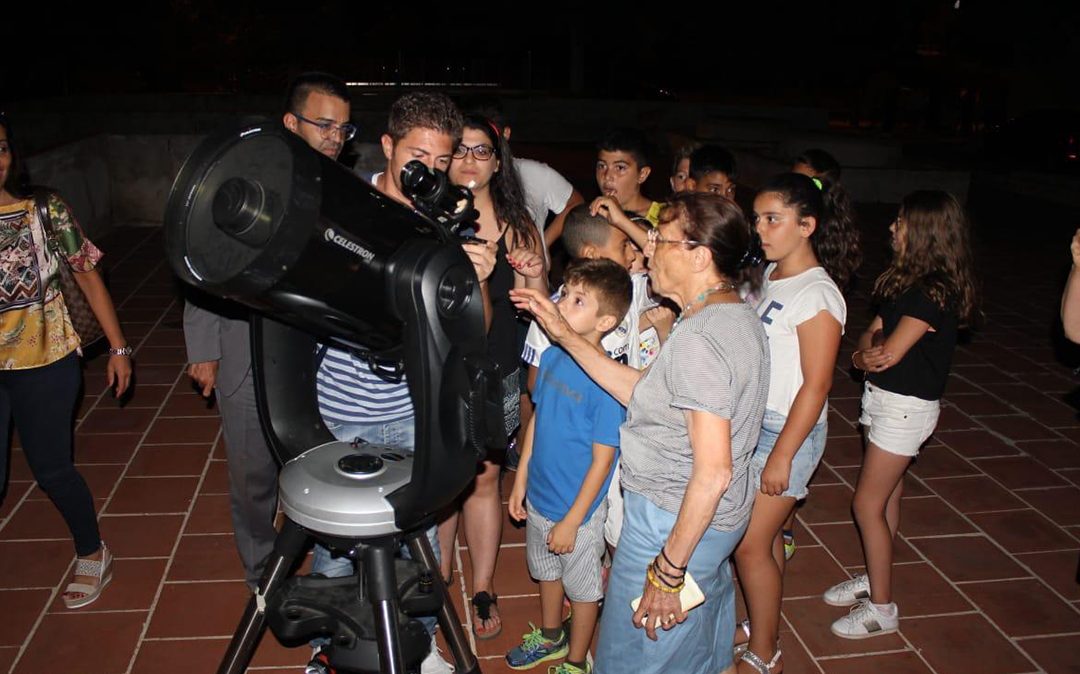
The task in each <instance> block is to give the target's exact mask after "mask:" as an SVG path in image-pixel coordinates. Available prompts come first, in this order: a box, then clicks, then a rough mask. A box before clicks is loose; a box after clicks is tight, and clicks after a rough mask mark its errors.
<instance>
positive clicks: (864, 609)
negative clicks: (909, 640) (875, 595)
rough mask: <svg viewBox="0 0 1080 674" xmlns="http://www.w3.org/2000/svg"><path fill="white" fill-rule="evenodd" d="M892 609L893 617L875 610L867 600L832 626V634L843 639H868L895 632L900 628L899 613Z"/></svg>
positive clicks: (894, 607)
mask: <svg viewBox="0 0 1080 674" xmlns="http://www.w3.org/2000/svg"><path fill="white" fill-rule="evenodd" d="M891 606H892V607H893V615H888V614H885V613H882V612H881V611H879V610H877V609H876V608H875V607H874V605H873V604H871V603H870V600H869V599H866V600H863V601H861V602H859V603H858V604H856V605H855V606H853V607H852V608H851V612H850V613H848V614H847V615H846V616H844V617H843V618H840V619H839V620H837V621H836V622H834V623H833V624H832V633H833V634H835V635H836V636H838V637H843V638H845V639H869V638H870V637H876V636H879V635H881V634H889V633H891V632H895V631H896V630H897V629H898V628H899V627H900V612H899V611H897V610H896V604H891Z"/></svg>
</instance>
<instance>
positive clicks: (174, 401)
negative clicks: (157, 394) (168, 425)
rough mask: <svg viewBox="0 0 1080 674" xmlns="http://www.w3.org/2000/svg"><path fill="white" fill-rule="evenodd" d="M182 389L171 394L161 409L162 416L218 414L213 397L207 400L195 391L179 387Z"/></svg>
mask: <svg viewBox="0 0 1080 674" xmlns="http://www.w3.org/2000/svg"><path fill="white" fill-rule="evenodd" d="M178 388H180V389H181V390H180V391H179V392H177V393H173V394H172V395H171V396H169V399H168V400H166V401H165V406H164V407H163V408H162V410H161V414H162V416H168V417H201V416H217V415H218V409H217V405H216V404H215V403H214V401H213V399H210V400H207V399H206V398H204V397H202V396H201V395H199V394H198V393H195V392H194V391H189V390H186V389H183V388H181V387H178Z"/></svg>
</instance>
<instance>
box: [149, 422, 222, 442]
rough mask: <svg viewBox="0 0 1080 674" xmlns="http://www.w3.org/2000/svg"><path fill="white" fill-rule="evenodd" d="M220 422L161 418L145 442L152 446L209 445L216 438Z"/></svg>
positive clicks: (155, 423)
mask: <svg viewBox="0 0 1080 674" xmlns="http://www.w3.org/2000/svg"><path fill="white" fill-rule="evenodd" d="M220 425H221V422H220V421H219V420H218V419H217V418H216V417H211V416H206V417H201V418H198V419H193V418H161V419H158V420H157V421H155V422H154V425H153V426H152V427H151V428H150V432H149V433H147V435H146V440H145V442H149V443H153V444H170V443H176V442H182V443H199V444H203V443H207V444H209V443H211V442H213V441H214V439H215V438H216V437H217V434H218V427H219V426H220Z"/></svg>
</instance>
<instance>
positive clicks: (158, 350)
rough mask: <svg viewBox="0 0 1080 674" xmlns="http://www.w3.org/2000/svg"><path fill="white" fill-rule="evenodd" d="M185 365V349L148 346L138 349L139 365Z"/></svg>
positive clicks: (181, 347) (181, 346)
mask: <svg viewBox="0 0 1080 674" xmlns="http://www.w3.org/2000/svg"><path fill="white" fill-rule="evenodd" d="M186 363H187V349H185V348H184V346H183V345H180V346H148V345H146V344H144V345H143V346H142V347H140V348H139V364H140V365H173V364H176V365H184V364H186Z"/></svg>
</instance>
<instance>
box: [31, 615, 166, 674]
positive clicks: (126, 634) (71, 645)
mask: <svg viewBox="0 0 1080 674" xmlns="http://www.w3.org/2000/svg"><path fill="white" fill-rule="evenodd" d="M145 621H146V613H145V612H142V611H137V612H133V613H74V612H68V613H53V614H50V615H47V616H45V618H44V620H42V621H41V625H40V626H38V629H37V631H36V632H35V633H34V638H33V639H32V640H31V641H30V644H29V646H28V647H27V649H26V652H25V653H23V657H22V659H21V660H19V664H18V666H17V667H16V668H15V674H40V672H41V671H42V666H41V663H43V662H47V663H49V668H50V669H51V670H52V671H57V672H79V674H114V673H115V672H124V671H127V668H128V663H129V662H130V660H131V656H132V655H134V653H135V646H136V644H137V643H138V641H139V635H140V633H141V632H142V628H143V624H144V622H145Z"/></svg>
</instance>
